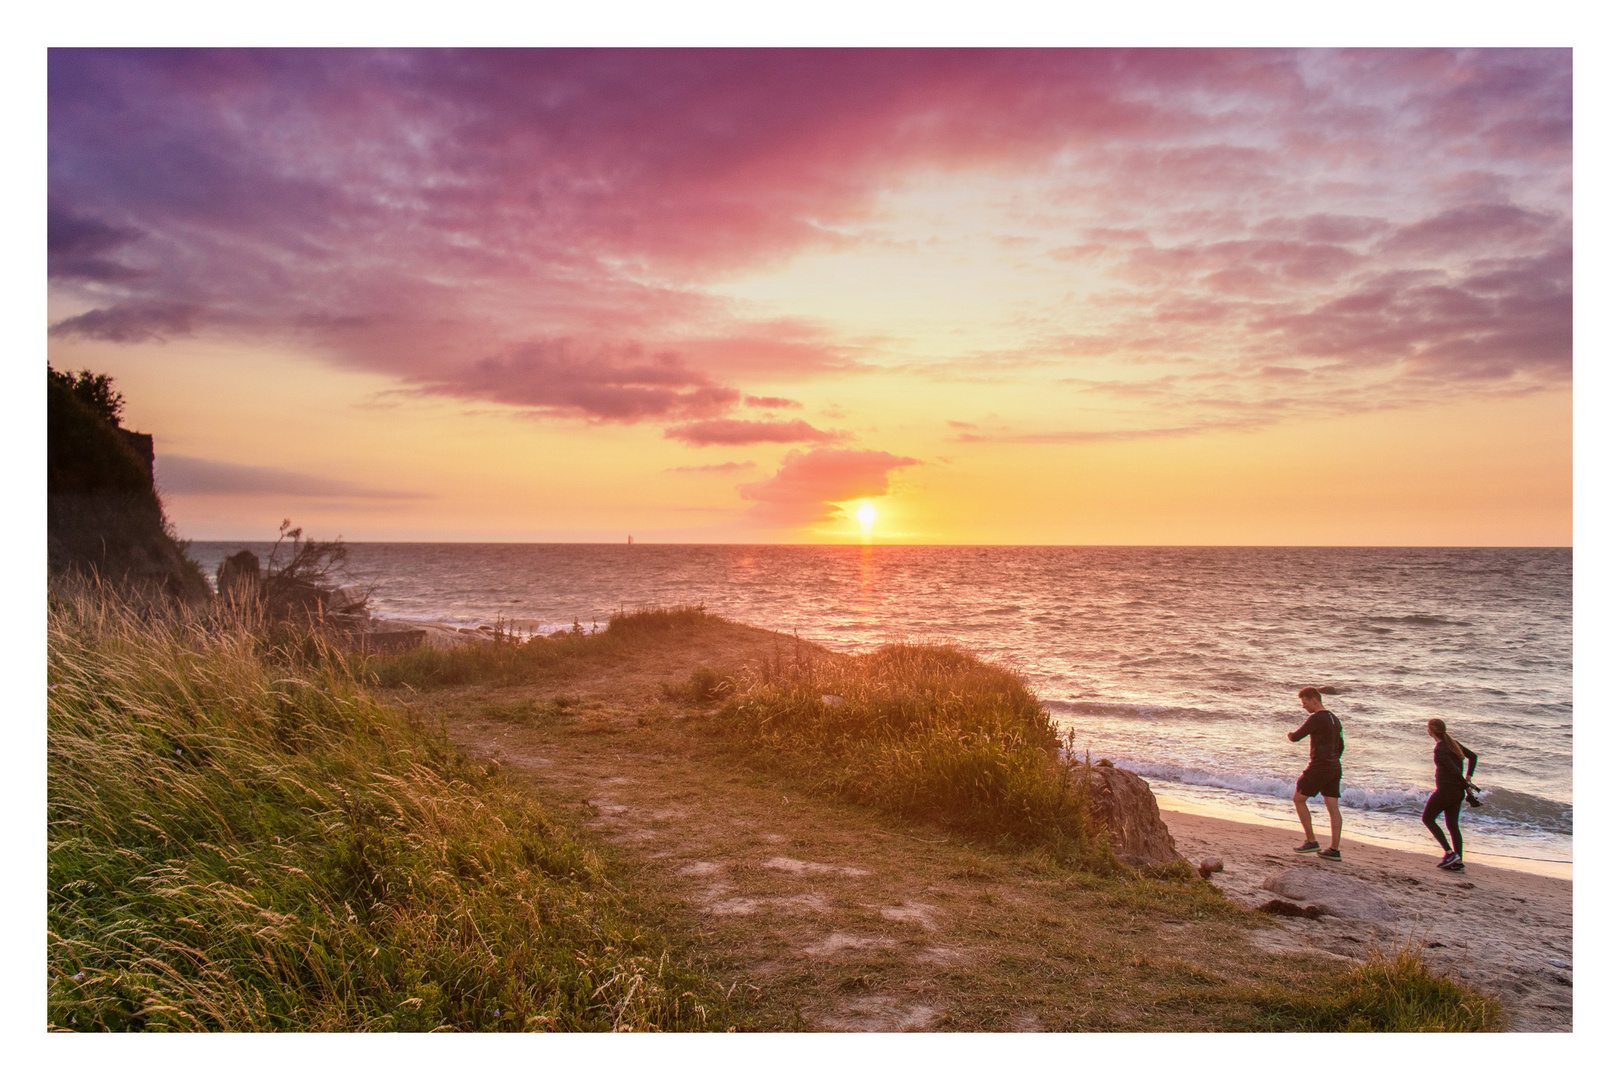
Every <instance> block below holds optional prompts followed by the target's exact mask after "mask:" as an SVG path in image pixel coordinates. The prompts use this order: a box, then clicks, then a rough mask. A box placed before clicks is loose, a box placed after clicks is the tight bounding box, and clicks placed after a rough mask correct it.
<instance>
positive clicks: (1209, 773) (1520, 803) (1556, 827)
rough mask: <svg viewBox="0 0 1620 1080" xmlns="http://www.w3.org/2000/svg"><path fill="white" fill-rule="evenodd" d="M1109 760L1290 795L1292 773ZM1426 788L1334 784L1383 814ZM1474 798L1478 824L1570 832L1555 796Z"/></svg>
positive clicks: (1206, 783) (1252, 791) (1173, 777)
mask: <svg viewBox="0 0 1620 1080" xmlns="http://www.w3.org/2000/svg"><path fill="white" fill-rule="evenodd" d="M1114 764H1116V765H1118V766H1119V767H1120V768H1122V769H1129V770H1130V771H1131V772H1134V773H1136V774H1137V775H1138V776H1144V777H1148V778H1150V779H1154V780H1168V781H1172V782H1174V783H1178V784H1186V785H1188V786H1189V787H1202V788H1214V789H1217V790H1223V791H1231V792H1240V793H1243V794H1247V795H1270V796H1275V797H1276V798H1279V799H1292V798H1293V796H1294V783H1295V780H1296V779H1297V778H1296V777H1294V776H1275V775H1271V776H1262V775H1257V774H1254V773H1241V772H1222V771H1213V770H1205V769H1198V768H1189V767H1187V766H1180V765H1161V764H1159V763H1157V762H1152V761H1133V760H1130V759H1128V758H1118V759H1116V760H1115V762H1114ZM1431 790H1432V789H1430V788H1428V787H1409V786H1400V787H1397V786H1387V787H1378V786H1371V785H1362V784H1345V785H1343V786H1342V788H1341V789H1340V795H1339V804H1340V805H1341V806H1345V807H1350V808H1354V809H1357V810H1373V811H1381V812H1389V813H1421V812H1422V810H1423V805H1424V803H1426V802H1428V799H1429V793H1430V791H1431ZM1480 801H1481V803H1482V804H1483V805H1481V806H1480V807H1478V808H1477V809H1476V808H1473V807H1467V808H1465V810H1464V815H1465V818H1467V819H1473V820H1477V821H1479V822H1481V823H1486V824H1491V825H1499V826H1516V827H1519V828H1528V829H1531V830H1534V831H1538V832H1552V833H1565V834H1568V833H1572V832H1573V831H1574V807H1572V806H1570V805H1569V804H1568V803H1563V802H1558V801H1557V800H1555V799H1544V798H1542V797H1540V796H1538V795H1531V794H1528V793H1526V792H1522V791H1514V790H1512V789H1511V788H1484V789H1482V790H1481V796H1480Z"/></svg>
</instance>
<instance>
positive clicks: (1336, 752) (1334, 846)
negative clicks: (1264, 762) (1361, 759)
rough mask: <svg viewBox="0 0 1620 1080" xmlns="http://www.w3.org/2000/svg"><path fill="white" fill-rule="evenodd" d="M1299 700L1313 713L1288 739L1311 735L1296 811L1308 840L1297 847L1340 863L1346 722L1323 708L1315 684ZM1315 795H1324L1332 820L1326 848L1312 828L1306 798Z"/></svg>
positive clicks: (1295, 806)
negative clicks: (1342, 776)
mask: <svg viewBox="0 0 1620 1080" xmlns="http://www.w3.org/2000/svg"><path fill="white" fill-rule="evenodd" d="M1299 703H1300V705H1301V706H1303V707H1304V709H1305V711H1306V712H1308V713H1310V714H1311V715H1310V719H1308V720H1306V721H1305V723H1303V724H1301V725H1300V728H1299V730H1298V731H1295V732H1290V733H1289V736H1288V741H1289V742H1299V740H1301V739H1303V738H1304V737H1305V736H1307V735H1309V736H1310V737H1311V762H1310V764H1309V765H1307V766H1305V771H1304V772H1302V773H1300V775H1299V783H1297V784H1295V785H1294V811H1295V812H1296V813H1297V814H1299V823H1300V824H1301V825H1303V826H1305V842H1304V843H1303V844H1301V845H1300V846H1299V847H1297V848H1295V849H1294V850H1295V851H1297V852H1299V853H1300V854H1301V855H1309V854H1310V853H1311V852H1313V851H1314V852H1316V854H1317V855H1319V856H1321V857H1322V858H1324V859H1331V860H1332V861H1334V862H1338V861H1339V859H1340V858H1341V856H1340V855H1339V829H1340V827H1341V826H1342V825H1343V819H1342V818H1340V817H1339V779H1340V770H1339V757H1340V755H1342V754H1343V753H1344V725H1343V724H1341V723H1339V718H1338V717H1337V716H1334V715H1333V714H1332V713H1330V712H1328V711H1327V710H1326V709H1324V708H1322V694H1321V692H1320V691H1318V690H1317V689H1316V687H1314V686H1307V687H1306V688H1305V689H1303V690H1301V691H1300V692H1299ZM1315 795H1320V796H1322V802H1323V803H1325V804H1326V805H1327V812H1328V821H1329V822H1330V823H1331V824H1332V826H1333V839H1332V841H1331V842H1329V844H1328V847H1327V850H1326V851H1323V850H1322V845H1321V844H1318V843H1317V842H1316V830H1314V829H1312V828H1311V808H1310V807H1308V806H1306V805H1305V800H1306V799H1309V798H1311V797H1312V796H1315Z"/></svg>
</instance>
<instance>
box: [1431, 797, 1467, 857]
mask: <svg viewBox="0 0 1620 1080" xmlns="http://www.w3.org/2000/svg"><path fill="white" fill-rule="evenodd" d="M1462 801H1463V797H1462V792H1460V791H1459V792H1457V794H1455V795H1453V794H1451V793H1450V792H1441V791H1436V792H1435V793H1434V794H1433V795H1430V796H1429V801H1428V803H1427V804H1426V805H1425V806H1424V807H1423V824H1425V825H1427V826H1428V827H1429V831H1430V832H1432V833H1434V838H1435V839H1436V840H1438V841H1440V846H1441V847H1443V848H1445V849H1446V850H1447V851H1455V852H1456V853H1457V854H1459V855H1461V854H1462V830H1461V829H1459V828H1457V813H1458V812H1459V811H1460V810H1462ZM1442 810H1443V811H1445V814H1446V828H1447V829H1449V830H1451V843H1450V844H1447V843H1446V834H1445V833H1443V832H1441V831H1440V824H1439V822H1438V821H1437V820H1436V819H1437V818H1438V817H1439V816H1440V812H1441V811H1442Z"/></svg>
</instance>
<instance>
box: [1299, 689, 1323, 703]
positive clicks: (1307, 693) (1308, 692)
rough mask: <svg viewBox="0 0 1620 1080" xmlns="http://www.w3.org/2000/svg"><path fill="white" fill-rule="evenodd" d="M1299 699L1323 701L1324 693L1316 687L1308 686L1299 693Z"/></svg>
mask: <svg viewBox="0 0 1620 1080" xmlns="http://www.w3.org/2000/svg"><path fill="white" fill-rule="evenodd" d="M1299 697H1300V700H1301V701H1303V700H1304V699H1305V698H1310V699H1311V700H1312V701H1321V700H1322V691H1320V690H1318V689H1317V688H1316V687H1314V686H1307V687H1306V688H1305V689H1303V690H1301V691H1300V692H1299Z"/></svg>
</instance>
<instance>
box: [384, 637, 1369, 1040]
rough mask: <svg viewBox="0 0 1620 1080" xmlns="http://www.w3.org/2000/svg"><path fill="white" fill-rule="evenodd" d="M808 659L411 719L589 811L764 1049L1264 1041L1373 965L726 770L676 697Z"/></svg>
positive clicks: (713, 648)
mask: <svg viewBox="0 0 1620 1080" xmlns="http://www.w3.org/2000/svg"><path fill="white" fill-rule="evenodd" d="M793 648H794V643H793V641H792V639H782V638H780V637H779V636H777V635H770V634H767V633H766V632H764V631H759V630H754V629H751V628H747V627H740V626H734V625H728V626H725V627H722V628H719V629H717V630H716V631H715V632H714V633H706V634H703V635H698V636H695V637H694V639H693V640H691V641H689V642H685V643H683V644H682V645H680V646H678V647H675V648H671V649H669V650H667V651H665V652H663V653H661V654H660V656H659V659H658V660H657V661H656V662H653V663H650V664H649V663H647V662H645V660H643V661H642V662H640V663H637V664H634V665H632V664H629V663H628V662H627V663H625V664H624V665H622V666H617V667H615V666H612V665H604V666H600V667H597V668H593V669H590V670H587V671H584V672H581V673H576V674H575V675H574V676H572V677H570V678H567V679H562V680H558V681H556V682H553V683H548V684H545V685H543V686H522V687H510V688H497V687H487V686H480V687H472V688H465V689H458V690H451V691H441V692H436V693H433V694H424V695H411V694H408V695H404V696H403V697H402V700H403V701H404V702H405V703H407V704H409V705H410V706H411V707H412V708H413V709H415V710H416V711H417V712H418V713H419V714H421V713H429V714H431V715H434V716H436V717H437V718H439V719H441V720H443V721H444V723H445V724H446V727H447V730H448V731H449V733H450V735H451V737H452V738H453V739H454V740H455V741H456V742H457V743H458V744H459V745H461V746H462V747H463V748H464V749H466V750H467V751H468V752H469V753H471V754H473V755H475V756H478V757H482V758H489V759H493V760H496V761H498V762H500V763H501V765H502V767H503V768H504V769H505V770H507V774H508V776H509V777H510V778H512V779H514V780H516V781H517V782H519V783H521V784H524V785H527V786H529V787H531V788H532V789H534V790H535V791H536V792H537V793H539V794H540V795H541V796H542V797H543V798H544V799H545V800H546V801H547V802H548V803H549V804H551V805H553V806H566V807H572V808H574V811H575V812H577V813H578V814H579V815H580V819H581V821H582V823H583V825H584V826H585V828H586V829H588V830H590V831H592V832H594V833H595V834H596V835H598V836H600V837H601V838H602V840H603V841H604V842H605V843H606V844H607V845H610V847H611V849H612V850H614V851H616V852H617V853H618V856H619V857H618V861H619V862H620V864H621V865H622V866H623V867H624V869H625V872H626V873H627V874H628V875H629V876H630V879H631V882H632V884H633V887H634V889H635V891H636V893H637V894H638V895H640V896H644V897H648V898H651V900H652V902H654V903H655V904H657V905H658V907H659V908H660V911H659V912H658V918H659V920H660V921H661V922H662V923H663V925H664V926H665V927H666V928H667V929H668V930H669V932H670V933H671V934H672V936H673V937H674V938H675V939H676V940H677V941H684V942H686V943H689V944H690V945H692V946H693V948H694V950H695V951H696V952H697V953H699V954H700V955H702V956H703V957H705V958H706V959H707V960H708V962H710V963H711V964H712V966H713V970H714V973H715V975H716V977H717V978H719V979H720V980H721V981H722V982H723V984H725V985H731V984H733V983H735V984H736V986H737V987H738V991H739V992H741V993H743V994H745V995H750V997H748V998H747V999H746V1000H748V1001H749V1011H750V1013H751V1015H753V1017H754V1018H755V1022H756V1023H757V1024H758V1025H759V1026H760V1027H762V1028H765V1029H769V1030H794V1029H811V1030H824V1031H877V1030H881V1031H911V1030H978V1031H994V1030H1015V1031H1039V1030H1121V1029H1123V1030H1138V1031H1140V1030H1164V1029H1175V1030H1203V1029H1222V1028H1253V1027H1255V1026H1257V1025H1260V1024H1261V1023H1262V1021H1263V1018H1262V1017H1261V1016H1260V1015H1259V1013H1258V1012H1257V1006H1256V1004H1255V996H1256V992H1257V991H1259V990H1261V989H1263V988H1265V987H1268V986H1269V987H1279V986H1291V987H1296V988H1297V987H1302V986H1305V985H1308V983H1309V982H1310V981H1311V980H1312V979H1313V978H1320V977H1321V976H1323V975H1324V974H1326V973H1327V972H1329V971H1331V970H1337V969H1338V968H1340V967H1342V965H1343V964H1344V963H1345V958H1359V956H1360V955H1362V952H1363V951H1364V949H1365V947H1366V943H1365V942H1366V939H1365V938H1363V939H1358V940H1354V941H1349V940H1333V941H1325V942H1301V941H1297V940H1295V939H1294V938H1293V937H1292V936H1290V935H1289V934H1287V933H1279V932H1278V931H1277V929H1276V924H1275V922H1274V921H1273V920H1270V919H1267V918H1264V917H1260V916H1241V915H1240V916H1237V917H1233V916H1231V915H1225V916H1214V917H1211V916H1210V915H1209V914H1199V913H1197V912H1196V910H1194V909H1193V908H1189V907H1188V906H1187V905H1186V904H1182V906H1181V907H1180V908H1179V909H1177V910H1175V911H1171V910H1170V909H1169V908H1168V906H1167V905H1166V904H1165V903H1164V901H1163V896H1162V894H1156V893H1155V892H1154V888H1155V887H1154V886H1151V885H1141V886H1132V887H1128V888H1116V889H1114V890H1113V891H1112V892H1110V891H1106V890H1099V889H1098V888H1096V887H1095V883H1093V884H1091V885H1088V884H1086V883H1085V882H1084V881H1082V880H1081V879H1079V878H1077V877H1076V875H1074V874H1073V873H1070V872H1067V871H1065V870H1063V869H1062V868H1060V867H1058V866H1056V865H1055V864H1054V863H1053V862H1052V860H1051V859H1050V858H1049V857H1048V856H1046V855H1044V854H1042V853H1039V852H1037V853H1025V854H1017V853H1007V852H1002V851H997V850H993V849H989V848H985V847H982V846H975V845H971V844H966V843H963V842H961V841H959V840H956V839H953V838H950V837H947V836H946V835H945V834H943V833H938V832H934V831H931V830H928V829H925V828H922V827H918V826H909V825H901V824H895V823H894V822H892V821H890V820H889V819H886V818H883V817H881V816H879V815H876V814H874V813H873V812H871V811H869V810H866V809H863V808H860V807H853V806H846V805H843V804H838V803H834V802H831V801H829V800H825V799H822V798H819V797H814V796H806V795H803V794H800V793H799V791H798V789H796V788H794V787H793V786H792V785H790V784H784V783H782V782H780V781H776V780H774V779H773V778H771V777H767V776H762V775H759V774H756V773H751V772H749V771H747V770H745V769H742V768H739V767H737V766H735V765H730V764H724V763H721V762H718V761H717V760H716V759H715V758H714V757H713V756H712V754H711V753H709V752H708V751H707V750H706V748H705V747H703V746H702V745H701V744H700V743H699V741H698V739H697V738H696V737H695V736H694V735H693V734H692V732H691V728H690V725H687V724H685V723H682V722H681V721H680V719H679V718H678V717H676V716H674V715H673V713H672V707H671V706H670V705H669V704H668V703H666V702H665V701H664V700H663V698H662V697H661V695H660V693H659V683H660V682H661V681H668V682H672V683H675V682H680V681H683V680H684V679H685V678H686V677H687V676H688V675H689V674H690V673H691V671H692V670H694V669H695V668H696V667H699V666H708V667H713V668H716V669H720V670H727V669H729V670H740V669H741V668H743V667H745V666H746V665H749V664H751V663H757V662H759V660H760V659H761V658H762V657H764V656H766V655H768V654H770V653H771V652H773V651H775V652H777V653H778V654H779V655H780V653H782V652H783V651H790V650H791V649H793ZM801 648H802V646H801ZM1189 911H1193V914H1191V915H1190V916H1189V915H1188V914H1187V912H1189ZM1347 936H1348V935H1347Z"/></svg>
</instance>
